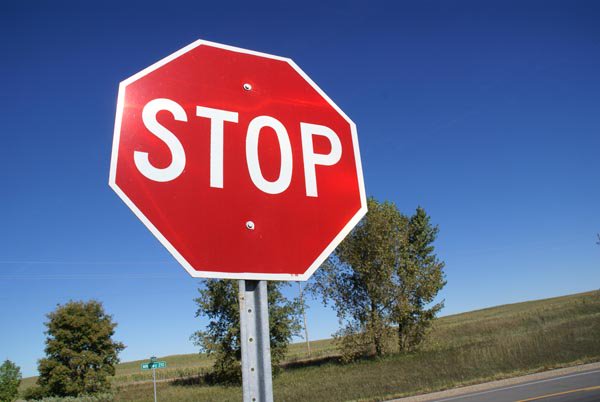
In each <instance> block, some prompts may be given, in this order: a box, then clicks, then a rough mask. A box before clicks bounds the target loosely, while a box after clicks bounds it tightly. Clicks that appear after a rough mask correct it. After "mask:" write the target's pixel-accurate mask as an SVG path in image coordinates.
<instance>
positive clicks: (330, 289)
mask: <svg viewBox="0 0 600 402" xmlns="http://www.w3.org/2000/svg"><path fill="white" fill-rule="evenodd" d="M368 208H369V212H368V213H367V215H366V216H365V218H364V219H363V220H362V221H361V222H360V223H359V224H358V225H357V226H356V227H355V228H354V229H353V230H352V232H351V233H350V234H349V235H348V236H347V237H346V239H345V240H344V241H343V242H342V243H341V244H340V245H339V246H338V247H337V248H336V250H335V252H334V253H333V254H332V256H331V257H330V258H329V259H328V260H327V261H326V263H325V264H323V266H322V267H321V268H320V269H319V270H318V271H317V273H316V274H315V275H314V277H313V281H312V282H311V285H310V286H309V289H310V291H311V292H312V293H313V294H315V295H317V296H319V297H321V298H322V300H323V302H324V303H325V304H329V303H331V304H332V305H333V307H334V308H335V310H336V311H337V315H338V318H339V319H340V322H341V324H342V328H341V329H340V330H339V331H338V332H337V333H336V335H335V336H336V339H337V341H338V343H339V346H340V348H341V351H342V358H343V359H344V360H353V359H355V358H357V357H359V356H364V355H376V356H381V355H383V354H385V353H386V352H388V351H389V350H390V349H391V348H392V347H393V344H394V342H392V341H393V337H394V333H396V334H397V338H398V340H397V345H398V347H400V348H401V349H402V350H407V349H410V348H412V347H415V346H416V345H418V343H419V342H421V341H422V339H423V336H424V334H425V330H426V329H427V327H428V323H429V322H431V320H432V319H433V318H434V316H435V314H436V313H437V312H438V311H439V309H440V308H441V306H442V304H441V303H438V304H436V305H434V306H430V304H431V303H432V302H433V300H434V298H435V296H436V295H437V293H438V292H439V290H440V289H441V288H442V287H443V286H444V284H445V282H444V279H443V271H442V269H443V266H444V265H443V263H441V262H439V261H438V259H437V257H436V256H435V254H433V245H432V243H433V241H434V240H435V238H436V236H437V232H438V229H437V227H432V226H431V223H430V221H429V217H428V216H427V214H426V213H425V211H424V210H423V209H422V208H418V209H417V211H416V212H415V215H414V216H411V217H410V218H408V217H406V216H405V215H403V214H402V213H401V212H400V211H399V210H398V208H397V207H396V206H395V205H394V204H393V203H391V202H378V201H377V200H375V199H373V198H370V199H369V200H368ZM394 327H396V328H397V330H396V331H393V330H392V329H393V328H394Z"/></svg>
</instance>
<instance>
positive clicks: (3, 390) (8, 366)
mask: <svg viewBox="0 0 600 402" xmlns="http://www.w3.org/2000/svg"><path fill="white" fill-rule="evenodd" d="M20 384H21V369H20V368H19V366H17V365H16V364H14V363H13V362H11V361H10V360H5V361H4V363H2V365H1V366H0V401H5V402H10V401H14V400H16V399H17V397H18V396H19V385H20Z"/></svg>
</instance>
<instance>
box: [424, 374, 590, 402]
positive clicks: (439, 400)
mask: <svg viewBox="0 0 600 402" xmlns="http://www.w3.org/2000/svg"><path fill="white" fill-rule="evenodd" d="M593 373H600V370H593V371H586V372H584V373H576V374H569V375H564V376H561V377H553V378H547V379H545V380H538V381H533V382H524V383H523V384H517V385H511V386H510V387H504V388H496V389H490V390H489V391H480V392H475V393H473V394H464V395H459V396H453V397H450V398H444V399H432V400H431V402H445V401H453V400H456V399H461V398H470V397H473V396H478V395H484V394H491V393H493V392H500V391H505V390H507V389H513V388H521V387H526V386H528V385H534V384H541V383H544V382H550V381H557V380H562V379H565V378H571V377H578V376H582V375H587V374H593Z"/></svg>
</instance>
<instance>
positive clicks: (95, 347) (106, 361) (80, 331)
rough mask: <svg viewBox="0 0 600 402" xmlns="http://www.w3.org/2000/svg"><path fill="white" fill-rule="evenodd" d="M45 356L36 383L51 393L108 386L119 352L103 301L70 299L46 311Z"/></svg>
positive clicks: (91, 390)
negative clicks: (51, 310)
mask: <svg viewBox="0 0 600 402" xmlns="http://www.w3.org/2000/svg"><path fill="white" fill-rule="evenodd" d="M47 317H48V322H46V323H45V325H46V327H47V331H46V335H47V338H46V348H45V352H46V357H45V358H43V359H41V360H40V361H39V362H38V370H39V372H40V376H39V378H38V384H39V385H40V386H41V387H42V389H43V390H44V392H45V393H46V394H48V395H51V396H78V395H83V394H94V393H98V392H103V391H106V390H108V389H110V382H109V378H108V377H109V376H112V375H114V374H115V365H116V364H117V363H118V362H119V358H118V354H119V352H120V351H122V350H123V349H124V348H125V346H124V345H123V344H122V343H120V342H115V341H113V340H112V336H113V335H114V332H115V328H116V326H117V324H116V323H114V322H113V321H112V317H111V316H110V315H108V314H106V313H105V312H104V308H103V307H102V304H101V303H100V302H98V301H95V300H91V301H88V302H82V301H71V302H69V303H66V304H64V305H58V307H57V308H56V310H54V311H53V312H51V313H50V314H48V315H47Z"/></svg>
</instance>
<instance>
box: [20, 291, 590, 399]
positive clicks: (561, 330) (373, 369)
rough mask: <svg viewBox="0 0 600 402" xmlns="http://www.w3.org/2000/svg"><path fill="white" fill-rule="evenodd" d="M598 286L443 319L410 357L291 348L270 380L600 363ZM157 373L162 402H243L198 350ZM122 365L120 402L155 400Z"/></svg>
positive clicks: (305, 392) (311, 393)
mask: <svg viewBox="0 0 600 402" xmlns="http://www.w3.org/2000/svg"><path fill="white" fill-rule="evenodd" d="M598 334H600V291H593V292H587V293H581V294H576V295H570V296H563V297H557V298H552V299H545V300H537V301H530V302H524V303H517V304H510V305H504V306H498V307H493V308H487V309H483V310H478V311H473V312H468V313H462V314H457V315H452V316H447V317H443V318H440V319H438V320H437V321H436V323H435V324H434V327H433V329H432V331H431V334H430V336H429V338H428V339H427V341H426V343H425V344H424V345H423V348H422V349H421V350H420V351H419V352H416V353H412V354H405V355H399V354H394V355H390V356H388V357H385V358H383V359H378V360H365V361H361V362H357V363H354V364H349V365H340V364H338V363H337V361H336V359H335V348H334V345H333V344H332V342H331V340H321V341H316V342H312V343H311V346H312V348H313V356H312V357H311V359H309V358H308V356H307V354H306V346H305V344H303V343H300V344H294V345H292V346H291V347H290V350H289V353H288V357H287V360H286V363H287V364H286V365H285V367H284V370H283V372H282V374H281V375H280V376H279V377H277V378H276V379H275V381H274V393H275V399H276V400H285V401H310V400H314V401H344V400H357V399H366V400H381V399H385V398H391V397H395V396H402V395H409V394H416V393H423V392H429V391H433V390H440V389H445V388H450V387H455V386H458V385H465V384H473V383H477V382H484V381H488V380H492V379H499V378H506V377H511V376H516V375H521V374H525V373H532V372H537V371H543V370H548V369H551V368H556V367H564V366H569V365H575V364H580V363H586V362H592V361H600V336H599V335H598ZM160 359H161V360H166V361H167V363H168V366H169V368H168V369H165V370H157V374H158V377H159V378H160V379H163V380H167V379H173V380H174V379H179V380H176V381H163V382H161V383H160V384H159V387H158V392H159V399H160V400H162V401H197V400H224V401H230V400H231V401H239V400H240V399H241V389H240V387H234V386H232V387H221V386H207V385H201V384H200V382H201V381H199V378H200V374H201V373H203V372H204V371H205V370H206V369H207V368H208V367H210V364H211V361H210V359H208V358H207V357H205V356H202V355H198V354H191V355H176V356H164V357H161V358H160ZM140 363H141V362H139V361H137V362H128V363H122V364H120V365H119V366H118V368H117V375H116V377H115V378H114V384H115V386H116V389H117V391H118V392H117V398H116V399H117V400H118V401H151V400H152V390H151V387H152V384H151V382H148V380H150V378H151V377H150V375H151V374H150V373H149V372H141V371H140V369H139V366H140ZM28 382H30V381H28Z"/></svg>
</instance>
